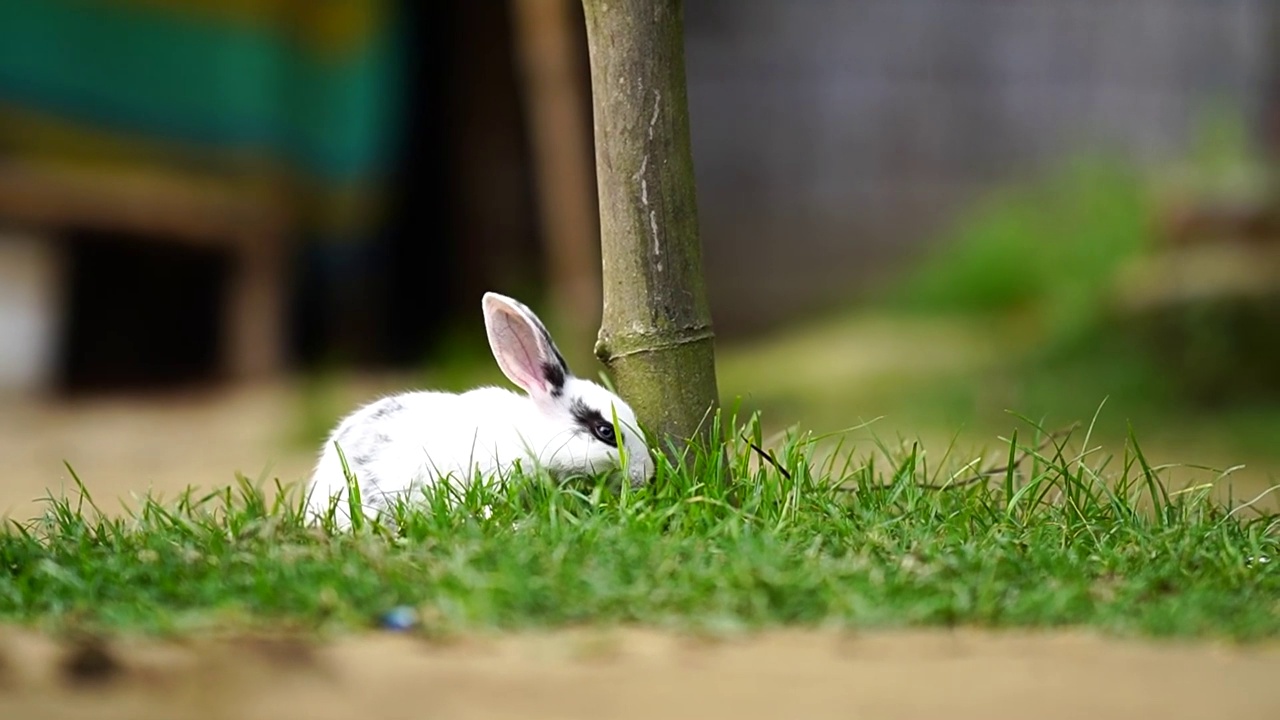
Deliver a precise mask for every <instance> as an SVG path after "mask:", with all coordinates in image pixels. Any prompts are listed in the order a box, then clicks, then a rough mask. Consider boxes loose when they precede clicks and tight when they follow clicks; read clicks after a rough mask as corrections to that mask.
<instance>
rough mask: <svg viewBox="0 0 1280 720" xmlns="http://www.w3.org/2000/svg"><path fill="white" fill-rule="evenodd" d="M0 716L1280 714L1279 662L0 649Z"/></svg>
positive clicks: (1089, 642) (847, 652)
mask: <svg viewBox="0 0 1280 720" xmlns="http://www.w3.org/2000/svg"><path fill="white" fill-rule="evenodd" d="M0 662H2V663H3V665H2V667H3V669H2V670H0V688H2V690H0V717H4V718H24V720H26V719H31V720H35V719H37V718H67V719H71V718H94V719H95V720H113V719H116V718H119V719H121V720H124V719H126V718H127V719H128V720H147V719H148V718H156V719H157V720H158V719H160V718H164V719H165V720H186V719H192V720H196V719H200V720H214V719H215V718H235V719H237V720H254V719H256V718H263V719H266V718H271V719H273V720H275V719H278V718H289V717H297V718H309V719H311V720H324V719H326V718H335V719H337V718H343V719H344V720H345V719H347V718H357V717H372V718H459V719H461V718H466V719H471V720H478V719H480V718H521V719H525V720H538V719H540V718H565V719H568V718H583V719H584V720H585V719H587V718H591V719H597V718H618V719H626V718H645V719H646V720H648V719H649V718H654V717H687V718H734V719H735V720H750V719H751V718H806V719H808V720H812V719H818V718H842V719H843V718H937V717H947V718H951V719H952V720H963V719H965V718H975V719H976V720H977V719H980V720H990V718H1023V717H1035V718H1040V719H1043V720H1053V719H1055V718H1062V719H1063V720H1067V719H1071V720H1075V719H1077V718H1091V719H1092V720H1105V719H1107V718H1124V719H1125V720H1131V719H1133V718H1161V719H1162V720H1176V719H1177V718H1187V719H1188V720H1190V719H1192V718H1194V719H1195V720H1202V719H1203V718H1232V719H1233V720H1247V719H1253V718H1257V719H1259V720H1262V719H1264V718H1265V719H1267V720H1273V719H1274V718H1277V717H1280V684H1278V683H1276V677H1277V674H1278V673H1280V648H1277V647H1275V646H1272V647H1270V648H1266V649H1261V648H1252V649H1240V648H1225V647H1215V646H1182V645H1161V644H1152V643H1129V642H1119V641H1114V640H1111V641H1107V640H1101V639H1099V638H1096V637H1093V636H1090V635H1084V634H1054V635H1045V636H1034V635H997V634H986V633H980V632H967V631H957V632H898V633H883V634H881V633H876V634H863V635H856V634H854V635H841V634H836V633H826V632H817V631H814V632H786V633H777V634H769V635H764V636H757V637H754V638H751V639H737V640H730V641H707V640H697V639H693V638H687V637H684V638H681V637H675V636H670V635H663V634H658V633H653V632H647V631H639V630H625V631H621V630H620V631H600V630H597V631H580V632H572V633H560V634H555V635H541V636H532V635H530V636H515V637H513V636H507V637H502V638H471V639H466V640H462V641H453V642H451V643H448V644H443V645H441V644H433V643H429V642H426V641H423V640H419V639H414V638H409V637H397V636H366V637H348V638H344V639H339V640H336V641H333V642H331V643H328V644H317V645H312V644H304V643H301V642H297V641H289V640H278V639H277V640H262V639H259V640H201V641H186V642H184V644H182V645H172V644H168V645H165V644H158V643H151V644H146V643H142V642H139V641H131V642H130V641H122V642H120V643H119V644H118V645H116V646H101V645H94V644H77V643H63V644H57V643H55V642H53V641H51V640H49V639H47V638H45V637H41V636H36V635H31V634H26V633H20V632H17V631H9V632H7V633H6V634H4V635H0Z"/></svg>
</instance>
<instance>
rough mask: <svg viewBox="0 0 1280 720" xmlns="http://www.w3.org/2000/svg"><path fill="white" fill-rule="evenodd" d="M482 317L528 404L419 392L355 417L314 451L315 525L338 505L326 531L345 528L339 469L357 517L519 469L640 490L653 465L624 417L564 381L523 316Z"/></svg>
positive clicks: (616, 402)
mask: <svg viewBox="0 0 1280 720" xmlns="http://www.w3.org/2000/svg"><path fill="white" fill-rule="evenodd" d="M484 310H485V320H486V328H487V330H488V333H489V340H490V344H491V346H492V349H493V351H494V356H495V358H496V359H497V361H498V365H499V366H500V367H501V368H502V370H503V372H504V373H505V374H506V375H507V376H508V378H510V379H511V380H512V381H513V382H515V383H516V384H517V385H519V386H521V387H522V388H524V389H525V391H526V392H527V393H528V394H527V395H522V394H519V393H516V392H513V391H511V390H507V389H505V388H501V387H478V388H474V389H472V390H469V391H467V392H463V393H448V392H440V391H427V390H422V391H411V392H405V393H400V394H396V395H391V396H387V397H383V398H380V399H378V400H374V401H373V402H370V403H368V404H366V405H364V406H362V407H360V408H358V409H356V410H355V411H354V412H352V413H350V414H349V415H347V416H346V417H344V418H343V419H342V420H341V421H340V422H339V423H338V425H337V427H335V428H334V430H333V431H332V432H331V433H330V434H329V436H328V438H327V440H326V442H325V445H324V447H323V448H322V450H321V453H320V458H319V461H318V463H317V465H316V468H315V472H314V473H313V475H312V478H311V482H310V486H309V493H308V510H309V513H310V514H311V516H312V517H313V518H317V517H321V516H323V515H324V514H325V513H327V512H328V510H329V507H330V505H331V503H332V502H333V500H335V499H336V500H337V501H338V502H337V503H336V514H335V519H336V520H337V521H338V523H339V524H340V525H344V526H345V525H346V524H348V523H349V517H348V515H347V504H346V491H347V477H346V474H345V473H344V472H343V466H342V459H343V458H345V460H346V463H347V469H348V470H349V471H350V472H351V474H352V475H353V476H354V478H355V482H356V483H357V485H358V487H359V489H360V496H361V504H362V505H363V507H364V509H365V511H366V513H367V514H376V513H377V512H378V511H379V510H380V509H382V508H384V507H386V505H387V504H388V502H389V501H390V500H391V499H392V498H394V497H396V496H402V495H405V494H411V493H413V492H414V491H415V490H416V489H418V488H420V487H422V486H425V485H430V484H433V483H436V482H440V481H445V482H450V483H457V484H465V483H467V482H469V481H471V480H472V479H473V478H475V477H476V475H477V474H479V475H481V476H493V475H495V474H497V475H501V476H506V475H507V474H509V473H511V472H512V471H514V470H515V469H516V467H517V465H519V466H520V467H521V469H523V470H525V471H533V470H535V469H538V468H541V469H545V470H547V471H548V472H550V473H551V474H553V475H563V474H567V473H596V472H602V471H608V470H612V469H622V470H624V471H625V472H626V474H627V476H628V478H629V480H630V482H631V483H632V484H633V485H640V484H643V483H644V482H645V481H647V480H648V479H649V477H650V476H651V475H652V473H653V462H652V458H651V457H650V456H649V453H648V448H647V447H646V446H645V444H644V441H643V434H642V433H641V432H640V431H639V430H638V426H637V424H636V419H635V414H634V413H633V412H632V410H631V408H630V407H629V406H628V405H627V404H626V403H625V402H623V401H622V400H621V399H620V398H618V397H617V396H616V395H614V394H613V393H611V392H609V391H608V390H606V389H605V388H604V387H602V386H600V385H598V384H596V383H594V382H591V381H589V380H584V379H581V378H577V377H574V376H573V375H572V374H571V373H570V372H569V370H568V367H567V365H565V363H564V359H563V357H561V356H560V353H559V351H558V350H557V349H556V347H555V344H554V342H553V341H552V340H551V337H550V335H549V334H548V333H547V332H546V329H545V328H544V327H543V326H542V324H541V321H539V320H538V319H537V317H536V316H535V315H534V314H533V313H532V311H530V310H529V309H528V308H527V307H525V306H524V305H521V304H520V303H518V302H516V301H514V300H512V299H510V298H506V297H504V296H501V295H497V294H495V293H487V294H486V295H485V299H484ZM615 419H616V422H615ZM338 448H341V451H342V456H341V457H340V456H339V454H338ZM620 448H621V449H622V450H623V451H625V452H620Z"/></svg>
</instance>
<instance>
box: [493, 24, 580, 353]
mask: <svg viewBox="0 0 1280 720" xmlns="http://www.w3.org/2000/svg"><path fill="white" fill-rule="evenodd" d="M575 1H576V0H513V2H512V4H511V9H512V18H513V21H514V25H515V31H516V32H515V36H516V46H517V50H518V51H519V58H520V66H521V69H522V75H523V80H524V102H525V108H526V109H527V112H528V115H529V126H530V131H531V133H530V134H531V136H532V140H533V155H534V160H535V162H534V167H535V171H536V174H537V179H538V182H537V191H538V215H539V220H540V222H541V225H542V236H543V243H544V247H546V249H547V270H548V276H549V280H550V286H551V294H552V304H553V305H554V307H555V311H554V315H555V319H556V320H558V321H559V322H562V323H563V324H564V325H565V327H564V329H563V332H564V334H565V336H566V337H581V336H582V334H583V333H585V332H588V329H589V328H592V327H594V326H595V324H596V323H597V322H599V320H600V314H599V311H598V307H599V306H598V305H596V302H597V300H596V298H598V297H599V296H600V254H599V247H600V246H599V240H598V238H597V235H596V220H595V217H594V214H595V210H596V208H595V204H594V202H593V200H594V198H593V197H592V195H591V192H592V185H591V155H590V152H591V145H590V142H591V141H590V132H591V131H590V128H589V127H587V117H586V110H587V104H586V103H587V100H586V88H584V87H580V84H581V83H580V77H579V74H578V73H579V69H580V68H581V62H582V61H583V60H585V58H584V57H583V56H582V52H581V51H580V49H579V46H578V44H577V41H578V39H579V37H578V36H576V35H575V32H574V31H575V30H580V29H581V26H578V25H577V22H578V20H577V18H576V17H575V15H577V12H576V11H575V10H576V9H575V8H574V7H573V3H574V2H575Z"/></svg>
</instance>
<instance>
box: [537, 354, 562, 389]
mask: <svg viewBox="0 0 1280 720" xmlns="http://www.w3.org/2000/svg"><path fill="white" fill-rule="evenodd" d="M560 363H561V364H559V365H557V364H555V363H545V364H543V366H542V377H544V378H546V379H547V383H548V384H549V385H551V395H552V397H560V396H561V395H562V394H563V393H564V376H565V371H564V359H563V358H561V360H560Z"/></svg>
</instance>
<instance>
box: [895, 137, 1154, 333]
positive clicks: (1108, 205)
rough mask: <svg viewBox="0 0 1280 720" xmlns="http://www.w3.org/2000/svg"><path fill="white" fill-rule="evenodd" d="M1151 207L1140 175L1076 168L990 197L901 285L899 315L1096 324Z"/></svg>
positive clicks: (1088, 162) (1106, 165) (1101, 164)
mask: <svg viewBox="0 0 1280 720" xmlns="http://www.w3.org/2000/svg"><path fill="white" fill-rule="evenodd" d="M1147 222H1148V201H1147V198H1146V194H1145V192H1144V186H1143V184H1142V182H1141V178H1140V177H1139V175H1138V174H1137V173H1136V172H1134V171H1132V170H1130V169H1128V168H1126V167H1124V166H1123V165H1120V164H1118V163H1115V162H1110V161H1107V160H1101V159H1083V160H1076V161H1073V162H1071V163H1069V164H1067V165H1066V166H1065V167H1063V168H1061V169H1060V170H1058V171H1057V172H1054V173H1052V174H1051V175H1050V176H1049V177H1047V178H1046V179H1045V180H1043V181H1041V182H1037V183H1034V184H1027V185H1022V186H1018V187H1014V188H1010V189H1006V190H1003V191H1000V192H998V193H996V194H994V195H993V196H992V197H990V198H988V199H987V200H986V201H985V202H982V203H980V204H979V205H978V207H977V208H976V209H975V210H974V211H973V212H972V213H970V214H968V215H967V216H965V217H963V218H962V219H961V220H960V222H959V223H958V224H957V226H956V228H955V230H954V231H953V232H952V233H950V234H949V236H948V237H944V238H943V239H942V241H941V242H939V243H938V245H937V246H935V248H934V249H933V251H932V252H931V253H930V255H929V256H928V257H927V258H926V259H925V260H924V262H923V263H922V264H921V265H920V266H919V267H918V268H916V270H915V271H914V272H913V273H912V274H911V276H910V277H908V278H907V279H906V281H905V282H904V283H903V284H902V285H901V286H900V288H899V289H898V291H897V292H896V293H895V294H894V296H893V298H892V300H891V302H892V304H893V305H894V306H896V307H898V308H900V309H906V310H911V311H921V312H927V313H943V314H955V313H960V314H982V315H992V314H1017V315H1021V316H1024V317H1027V316H1029V317H1030V319H1032V320H1033V321H1034V322H1035V324H1036V325H1037V326H1038V327H1040V328H1041V329H1042V330H1045V331H1048V332H1049V333H1050V334H1051V335H1058V334H1059V333H1068V334H1069V333H1071V332H1074V331H1076V330H1079V329H1080V328H1081V327H1082V326H1083V325H1086V324H1087V323H1088V322H1089V321H1090V320H1092V319H1093V318H1094V317H1095V314H1096V311H1097V310H1098V307H1099V303H1101V302H1103V299H1104V297H1105V295H1106V292H1107V289H1108V286H1109V283H1110V282H1111V281H1112V277H1113V274H1114V271H1115V269H1116V268H1117V267H1118V266H1119V265H1120V264H1121V263H1123V262H1125V261H1126V260H1128V259H1130V258H1132V257H1133V256H1135V255H1136V254H1137V253H1138V252H1140V251H1141V249H1142V247H1143V244H1144V240H1145V237H1146V227H1147Z"/></svg>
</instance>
